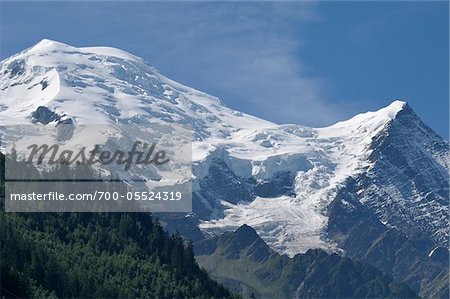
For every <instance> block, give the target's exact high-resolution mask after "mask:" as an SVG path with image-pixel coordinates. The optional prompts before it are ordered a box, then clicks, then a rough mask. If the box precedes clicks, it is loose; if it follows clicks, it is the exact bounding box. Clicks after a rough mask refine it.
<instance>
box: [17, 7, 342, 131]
mask: <svg viewBox="0 0 450 299" xmlns="http://www.w3.org/2000/svg"><path fill="white" fill-rule="evenodd" d="M35 5H36V9H35V10H34V11H33V13H32V14H31V13H30V14H26V12H25V15H28V16H29V17H30V18H29V19H28V20H26V23H27V25H25V26H28V29H26V28H24V30H23V31H26V30H28V31H29V30H32V31H35V32H34V35H37V34H39V32H43V33H44V34H45V35H43V36H42V37H48V38H56V39H59V40H61V41H62V42H67V43H73V44H75V45H79V46H89V45H111V46H116V47H120V48H122V49H124V50H127V51H130V52H133V53H134V54H136V55H140V56H143V57H144V58H146V59H147V60H148V61H149V62H150V63H152V64H153V65H155V66H156V67H157V68H159V69H160V71H161V72H162V73H163V74H165V75H167V76H168V77H171V78H173V79H175V80H177V81H180V82H181V83H184V84H187V85H190V86H192V87H195V88H197V89H200V90H203V91H206V92H209V93H212V94H213V95H218V96H220V97H221V98H222V100H223V101H224V102H225V103H227V104H228V105H229V106H231V107H233V108H235V109H238V110H243V111H245V112H247V113H252V114H255V115H257V116H260V117H263V118H266V119H269V120H272V121H275V122H279V123H288V122H289V123H301V124H308V125H322V124H324V122H326V123H329V122H330V120H331V121H332V120H334V119H338V118H339V116H340V115H341V114H340V113H339V108H336V107H334V108H333V106H332V105H330V103H329V102H327V101H326V99H325V98H326V90H327V84H326V82H325V81H324V80H323V79H321V78H316V77H313V76H311V75H310V72H309V69H308V66H307V64H306V63H305V62H304V61H303V60H302V57H301V48H302V45H303V43H305V42H307V40H306V37H305V30H304V27H306V26H308V25H309V24H310V23H311V22H316V21H317V20H319V19H320V15H319V14H318V12H317V4H316V3H312V2H300V3H298V2H297V3H290V2H283V3H270V2H257V3H252V2H239V3H233V2H231V3H230V2H228V3H205V2H200V3H198V2H188V3H180V2H176V3H174V2H171V3H161V2H152V3H149V2H146V3H143V2H133V3H125V2H118V3H117V2H116V3H111V2H107V3H102V2H97V3H72V4H71V3H62V4H58V3H51V4H45V3H39V4H35ZM25 10H30V9H29V8H28V9H25ZM36 10H37V11H36ZM39 10H42V11H43V12H45V15H46V20H47V21H45V20H42V18H39V20H38V19H37V17H35V16H39V15H40V14H39ZM19 18H20V16H19ZM35 19H36V20H35ZM31 23H33V24H37V25H33V26H34V27H30V24H31ZM55 24H58V26H55ZM23 26H24V25H23ZM30 28H31V29H30ZM15 30H19V29H18V28H17V27H16V29H15ZM19 31H20V30H19ZM75 32H76V36H74V34H75ZM18 34H20V33H19V32H18Z"/></svg>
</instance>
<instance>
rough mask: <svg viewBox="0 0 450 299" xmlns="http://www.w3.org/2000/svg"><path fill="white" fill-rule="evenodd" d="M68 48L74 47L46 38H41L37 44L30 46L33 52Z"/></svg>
mask: <svg viewBox="0 0 450 299" xmlns="http://www.w3.org/2000/svg"><path fill="white" fill-rule="evenodd" d="M67 48H73V47H72V46H70V45H67V44H64V43H61V42H58V41H55V40H51V39H47V38H44V39H42V40H40V41H39V42H38V43H37V44H35V45H34V46H32V47H31V48H30V51H32V52H41V51H49V50H61V49H67Z"/></svg>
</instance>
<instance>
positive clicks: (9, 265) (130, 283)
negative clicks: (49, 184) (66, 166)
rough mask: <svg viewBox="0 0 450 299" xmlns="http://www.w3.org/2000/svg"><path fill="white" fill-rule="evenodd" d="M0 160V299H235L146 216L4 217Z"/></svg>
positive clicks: (187, 245)
mask: <svg viewBox="0 0 450 299" xmlns="http://www.w3.org/2000/svg"><path fill="white" fill-rule="evenodd" d="M0 159H1V160H0V162H1V165H0V167H1V194H2V196H1V212H0V213H1V218H0V244H1V248H0V252H1V255H0V258H1V259H0V262H1V296H2V298H30V297H32V298H69V297H72V298H73V297H77V298H93V297H95V298H138V297H139V298H168V297H170V298H180V297H190V298H192V297H196V298H211V297H215V298H226V297H234V296H235V295H234V294H232V293H230V292H229V291H228V290H227V289H226V288H224V287H223V286H221V285H219V284H218V283H216V282H215V281H213V280H212V279H211V278H210V277H209V276H208V274H207V272H206V271H205V270H203V269H201V268H200V267H199V266H198V265H197V263H196V262H195V260H194V251H193V244H192V242H189V241H188V242H186V241H185V240H183V239H182V238H181V237H180V235H179V234H173V235H169V234H168V233H167V232H165V231H164V229H163V228H162V226H161V225H160V223H159V222H158V221H157V220H155V219H153V218H152V216H151V215H150V214H149V213H5V212H4V200H5V199H4V182H5V177H4V169H5V168H4V166H5V156H4V155H1V156H0ZM6 159H8V158H6ZM36 172H37V171H36V170H34V173H36Z"/></svg>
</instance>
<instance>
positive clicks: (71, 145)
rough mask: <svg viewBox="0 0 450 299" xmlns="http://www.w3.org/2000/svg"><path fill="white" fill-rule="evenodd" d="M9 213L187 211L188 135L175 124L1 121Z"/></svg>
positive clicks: (189, 176) (189, 205)
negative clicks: (5, 124) (3, 123)
mask: <svg viewBox="0 0 450 299" xmlns="http://www.w3.org/2000/svg"><path fill="white" fill-rule="evenodd" d="M3 131H4V138H3V139H4V141H5V142H4V144H5V145H6V146H5V147H6V152H7V153H9V154H8V155H7V158H6V162H5V193H6V194H5V195H6V199H7V200H6V202H5V211H7V212H140V211H153V212H157V211H158V212H159V211H161V212H186V211H191V209H192V194H191V192H192V186H191V180H192V173H191V156H192V155H191V150H192V149H191V136H192V132H191V131H190V130H189V129H186V128H183V127H180V126H176V125H160V124H151V125H148V124H147V125H135V124H125V125H120V124H114V125H78V126H77V125H74V124H52V123H50V124H47V125H38V124H35V125H20V126H8V127H4V130H3Z"/></svg>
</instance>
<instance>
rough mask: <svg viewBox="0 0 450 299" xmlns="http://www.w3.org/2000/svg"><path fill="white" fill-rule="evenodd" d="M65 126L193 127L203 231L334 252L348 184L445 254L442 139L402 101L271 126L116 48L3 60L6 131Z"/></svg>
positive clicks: (41, 52)
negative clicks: (336, 216) (321, 124)
mask: <svg viewBox="0 0 450 299" xmlns="http://www.w3.org/2000/svg"><path fill="white" fill-rule="evenodd" d="M68 120H69V121H71V122H74V123H78V124H105V123H106V124H107V123H111V124H113V123H117V122H119V123H138V124H139V123H147V122H162V123H166V122H169V123H179V124H186V125H190V126H192V128H193V129H194V142H193V174H194V196H193V200H194V203H193V204H194V215H195V216H194V217H195V218H196V219H197V220H198V223H199V226H200V228H201V230H202V231H203V232H204V233H205V234H212V235H217V234H220V233H221V232H223V231H232V230H235V229H236V228H238V227H240V226H241V225H243V224H248V225H250V226H252V227H253V228H254V229H255V230H256V231H257V232H258V234H259V235H260V236H261V237H262V238H263V239H264V241H265V242H267V244H268V245H269V246H270V247H272V248H273V249H275V250H276V251H278V252H280V253H286V254H289V255H291V256H292V255H295V254H296V253H300V252H306V251H307V250H308V249H310V248H324V249H327V250H337V251H339V250H340V249H342V248H341V247H340V246H339V239H338V238H336V237H333V238H331V237H330V236H329V235H328V233H327V225H328V223H329V217H330V215H329V206H330V204H331V203H332V202H333V201H335V200H336V199H337V198H336V196H338V194H339V191H340V190H341V189H342V188H344V187H346V184H348V182H349V179H350V178H353V179H358V182H359V185H358V188H356V189H355V192H357V196H358V201H359V203H360V204H362V205H363V206H364V207H366V208H367V209H369V210H370V211H372V213H373V214H374V215H375V216H376V217H377V219H379V220H380V222H381V223H382V224H383V225H385V226H386V227H394V228H397V229H398V230H400V231H401V232H403V233H404V234H405V235H407V236H416V235H420V236H423V235H425V236H429V237H430V238H431V242H432V244H433V246H435V247H436V246H442V247H447V246H448V231H449V229H448V217H447V216H448V204H449V195H448V194H449V189H448V183H449V180H448V171H449V163H448V152H449V151H448V150H449V148H448V142H446V141H445V140H443V139H442V138H441V137H439V136H438V135H436V134H435V133H434V132H433V131H432V130H431V129H430V128H428V127H427V126H426V125H425V124H424V123H423V122H422V121H421V120H420V119H419V118H418V117H417V115H415V114H414V112H413V111H412V109H411V108H410V107H409V106H408V105H407V104H406V103H405V102H401V101H395V102H393V103H392V104H391V105H389V106H388V107H385V108H382V109H380V110H378V111H376V112H367V113H363V114H359V115H357V116H355V117H353V118H351V119H350V120H347V121H343V122H339V123H337V124H335V125H332V126H330V127H326V128H309V127H305V126H301V125H278V124H274V123H271V122H268V121H265V120H262V119H259V118H257V117H254V116H251V115H247V114H244V113H241V112H238V111H235V110H233V109H230V108H227V107H226V106H225V105H224V104H223V103H222V102H221V101H220V100H219V99H218V98H216V97H213V96H210V95H208V94H205V93H203V92H200V91H197V90H195V89H192V88H189V87H186V86H184V85H182V84H179V83H177V82H174V81H172V80H170V79H168V78H166V77H164V76H163V75H161V74H160V73H159V72H158V71H157V70H155V69H154V68H153V67H152V66H150V65H149V64H148V63H147V62H145V61H144V60H142V59H141V58H139V57H136V56H133V55H131V54H129V53H126V52H124V51H121V50H118V49H113V48H106V47H90V48H76V47H73V46H69V45H66V44H63V43H59V42H56V41H51V40H42V41H41V42H39V43H38V44H36V45H35V46H33V47H31V48H29V49H26V50H25V51H23V52H21V53H18V54H16V55H14V56H12V57H9V58H7V59H5V60H3V61H2V62H1V64H0V123H1V124H2V125H10V124H19V123H20V124H23V123H32V122H40V123H43V124H48V125H54V124H55V123H58V122H64V121H68ZM342 203H343V204H344V205H348V206H351V203H348V202H346V201H345V199H342Z"/></svg>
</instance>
